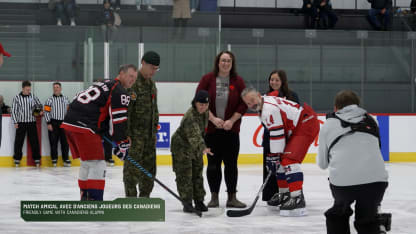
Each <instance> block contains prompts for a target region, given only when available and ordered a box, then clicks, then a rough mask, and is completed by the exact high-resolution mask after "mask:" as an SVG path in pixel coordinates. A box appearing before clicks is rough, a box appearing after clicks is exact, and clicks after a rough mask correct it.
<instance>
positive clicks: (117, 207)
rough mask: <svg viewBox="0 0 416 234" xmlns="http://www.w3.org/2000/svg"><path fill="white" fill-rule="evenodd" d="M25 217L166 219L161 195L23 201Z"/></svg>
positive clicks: (64, 219) (55, 218) (47, 218)
mask: <svg viewBox="0 0 416 234" xmlns="http://www.w3.org/2000/svg"><path fill="white" fill-rule="evenodd" d="M20 215H21V217H22V219H23V220H25V221H36V222H50V221H70V222H73V221H159V222H160V221H165V201H164V200H162V199H160V198H118V199H116V200H114V201H21V202H20Z"/></svg>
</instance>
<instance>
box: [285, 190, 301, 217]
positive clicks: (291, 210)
mask: <svg viewBox="0 0 416 234" xmlns="http://www.w3.org/2000/svg"><path fill="white" fill-rule="evenodd" d="M305 207H306V203H305V197H304V196H303V193H302V194H300V195H299V196H296V197H290V199H289V200H287V201H286V202H285V203H283V204H282V205H281V206H280V215H281V216H293V217H297V216H305V215H307V214H308V212H307V210H306V208H305Z"/></svg>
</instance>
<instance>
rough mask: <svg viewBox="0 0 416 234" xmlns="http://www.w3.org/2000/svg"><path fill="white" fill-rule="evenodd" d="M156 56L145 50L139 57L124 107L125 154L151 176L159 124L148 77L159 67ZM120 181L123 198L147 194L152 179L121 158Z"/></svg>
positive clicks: (151, 186)
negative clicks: (128, 102)
mask: <svg viewBox="0 0 416 234" xmlns="http://www.w3.org/2000/svg"><path fill="white" fill-rule="evenodd" d="M159 64H160V56H159V55H158V54H157V53H156V52H153V51H149V52H146V53H145V54H144V55H143V57H142V60H141V65H142V66H141V68H140V70H139V72H138V73H137V80H136V82H135V83H134V85H133V86H132V87H131V89H129V92H130V95H131V100H130V104H129V107H128V119H127V121H128V123H127V135H128V136H129V137H130V141H131V148H130V150H129V155H130V157H132V158H133V159H134V160H135V161H136V162H138V163H139V164H140V165H141V166H142V167H143V168H145V169H146V170H147V171H149V172H150V173H151V174H152V175H153V176H155V175H156V133H157V126H158V123H159V111H158V108H157V98H156V96H157V89H156V85H155V82H154V81H153V80H152V76H153V75H154V74H155V73H156V72H157V71H158V70H159ZM123 182H124V190H125V193H126V197H137V185H139V192H140V193H139V197H149V196H150V193H151V192H152V190H153V185H154V180H153V179H151V178H149V177H148V176H146V175H145V174H144V173H143V172H142V171H140V170H139V169H138V168H137V167H136V166H134V165H133V164H132V163H131V162H129V161H127V160H126V161H125V162H124V168H123Z"/></svg>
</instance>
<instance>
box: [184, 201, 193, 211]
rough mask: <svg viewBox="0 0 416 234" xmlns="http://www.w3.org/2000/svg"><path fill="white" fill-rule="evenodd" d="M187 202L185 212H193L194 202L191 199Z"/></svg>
mask: <svg viewBox="0 0 416 234" xmlns="http://www.w3.org/2000/svg"><path fill="white" fill-rule="evenodd" d="M185 203H186V205H185V204H184V205H183V212H185V213H192V212H193V209H192V208H194V207H193V206H192V202H191V201H190V202H185Z"/></svg>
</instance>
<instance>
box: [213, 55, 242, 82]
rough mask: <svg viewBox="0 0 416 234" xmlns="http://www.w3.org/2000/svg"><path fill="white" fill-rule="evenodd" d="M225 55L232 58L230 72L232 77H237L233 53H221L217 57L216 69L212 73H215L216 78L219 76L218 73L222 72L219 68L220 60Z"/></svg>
mask: <svg viewBox="0 0 416 234" xmlns="http://www.w3.org/2000/svg"><path fill="white" fill-rule="evenodd" d="M223 54H228V55H229V56H230V57H231V70H230V77H235V76H237V68H236V67H235V56H234V54H233V53H231V51H221V52H220V53H219V54H218V55H217V56H216V57H215V62H214V69H213V70H212V72H213V73H214V75H215V76H218V73H219V71H220V68H219V65H218V64H219V63H220V58H221V56H222V55H223Z"/></svg>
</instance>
